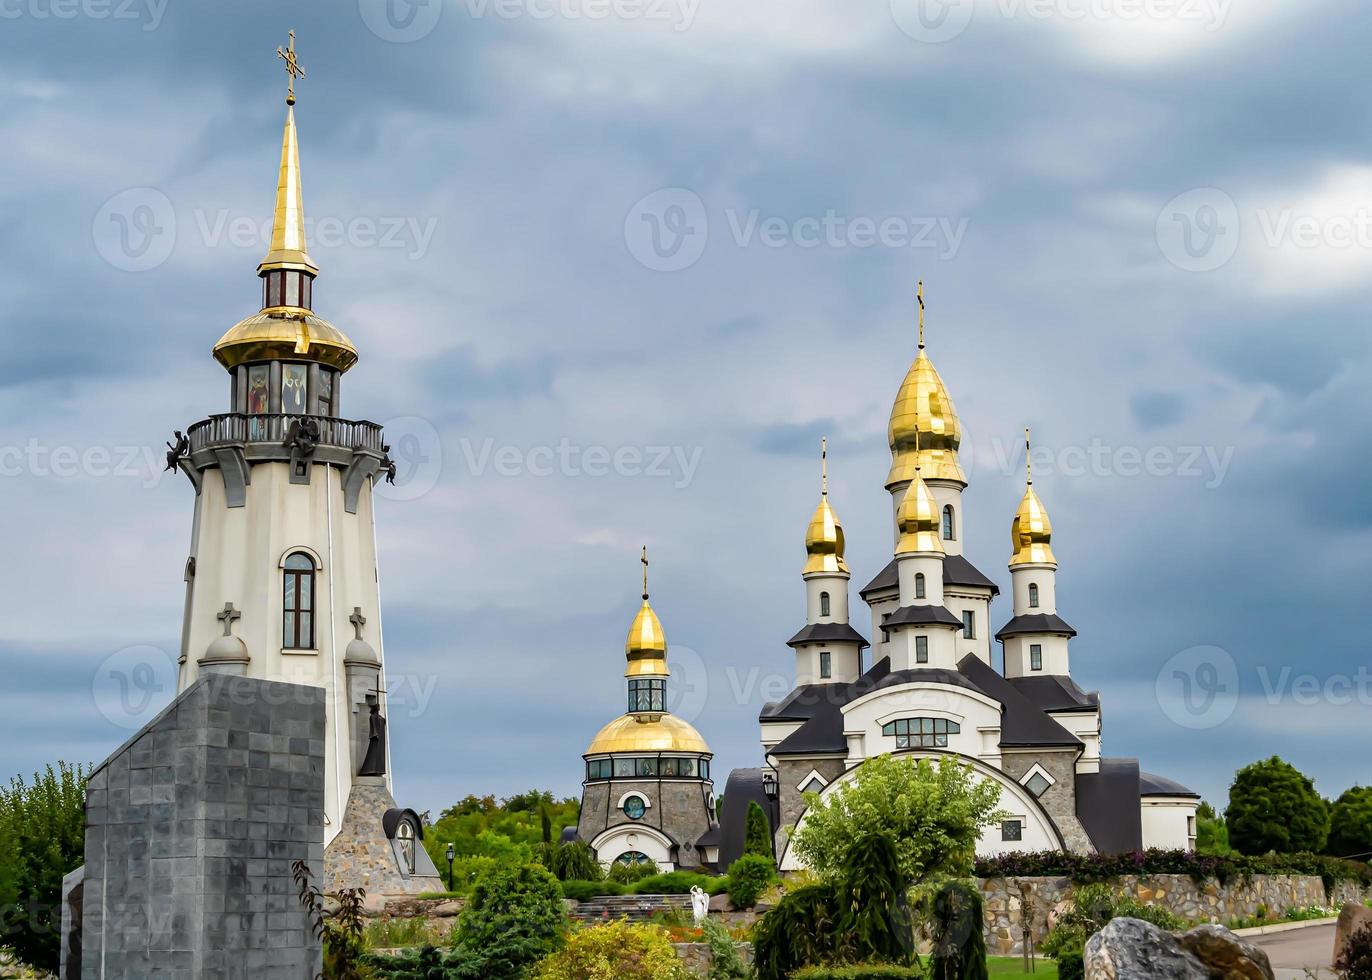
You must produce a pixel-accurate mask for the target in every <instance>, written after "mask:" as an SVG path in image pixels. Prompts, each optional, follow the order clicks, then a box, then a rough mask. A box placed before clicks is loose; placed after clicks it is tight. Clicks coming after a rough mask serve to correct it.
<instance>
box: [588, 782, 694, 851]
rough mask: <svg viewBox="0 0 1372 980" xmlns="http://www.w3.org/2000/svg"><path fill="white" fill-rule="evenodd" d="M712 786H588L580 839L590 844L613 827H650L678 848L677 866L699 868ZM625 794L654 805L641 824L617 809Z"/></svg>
mask: <svg viewBox="0 0 1372 980" xmlns="http://www.w3.org/2000/svg"><path fill="white" fill-rule="evenodd" d="M712 789H713V783H710V782H708V781H701V780H698V779H647V778H644V779H613V780H606V781H604V782H599V781H597V782H591V783H587V784H586V786H585V790H584V792H583V794H582V799H581V819H580V821H579V823H578V825H577V834H578V836H579V837H580V838H581V839H582V840H583V841H585V842H586V843H587V844H589V843H591V842H592V841H593V840H595V839H596V838H597V837H598V836H599V835H600V834H602V833H604V832H605V831H606V830H608V829H609V828H611V827H633V826H638V827H651V828H653V829H654V830H658V831H661V832H662V833H663V834H666V835H667V837H669V838H670V839H671V840H672V841H673V842H675V843H676V844H677V845H678V851H677V863H678V865H679V866H680V867H682V868H699V867H700V866H701V862H702V857H703V855H702V854H700V853H698V852H697V851H696V847H695V844H696V841H698V840H700V838H701V837H703V836H705V832H706V831H707V830H709V829H710V811H709V809H708V808H707V806H706V802H707V797H708V795H709V793H710V792H711V790H712ZM626 793H637V794H639V795H640V796H642V797H643V798H644V799H646V800H648V801H649V803H650V804H651V805H650V806H649V807H648V810H647V812H646V813H645V814H644V815H643V819H642V820H638V821H634V820H630V819H629V818H628V817H626V816H625V815H624V813H623V812H622V811H621V810H619V809H618V806H619V801H620V800H621V799H622V798H623V797H624V795H625V794H626Z"/></svg>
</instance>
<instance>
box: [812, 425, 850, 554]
mask: <svg viewBox="0 0 1372 980" xmlns="http://www.w3.org/2000/svg"><path fill="white" fill-rule="evenodd" d="M819 445H820V449H819V461H820V462H819V472H820V484H819V506H818V507H816V508H815V514H814V516H813V517H811V518H810V526H809V527H807V528H806V529H805V555H806V557H805V570H804V571H803V572H802V573H801V574H802V575H810V574H812V573H816V572H830V573H833V574H836V575H847V574H848V563H847V562H846V561H844V560H843V548H844V544H843V525H842V524H840V523H839V520H838V515H837V514H835V513H834V508H833V507H832V506H830V504H829V468H828V460H829V440H828V439H821V440H820V444H819Z"/></svg>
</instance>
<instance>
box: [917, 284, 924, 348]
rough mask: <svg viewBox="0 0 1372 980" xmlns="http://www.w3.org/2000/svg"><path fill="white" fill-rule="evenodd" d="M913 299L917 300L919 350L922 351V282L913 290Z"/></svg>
mask: <svg viewBox="0 0 1372 980" xmlns="http://www.w3.org/2000/svg"><path fill="white" fill-rule="evenodd" d="M915 299H917V300H919V349H920V350H924V280H923V279H921V280H920V281H919V285H918V286H917V287H916V288H915Z"/></svg>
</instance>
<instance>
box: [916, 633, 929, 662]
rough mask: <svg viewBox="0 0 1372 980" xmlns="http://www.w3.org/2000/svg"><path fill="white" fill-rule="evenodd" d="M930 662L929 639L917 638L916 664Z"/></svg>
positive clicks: (925, 637)
mask: <svg viewBox="0 0 1372 980" xmlns="http://www.w3.org/2000/svg"><path fill="white" fill-rule="evenodd" d="M928 662H929V637H927V636H917V637H915V663H917V664H927V663H928Z"/></svg>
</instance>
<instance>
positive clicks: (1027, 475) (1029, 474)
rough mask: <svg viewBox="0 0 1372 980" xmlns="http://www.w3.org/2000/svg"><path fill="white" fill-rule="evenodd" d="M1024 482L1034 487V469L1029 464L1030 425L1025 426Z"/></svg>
mask: <svg viewBox="0 0 1372 980" xmlns="http://www.w3.org/2000/svg"><path fill="white" fill-rule="evenodd" d="M1024 484H1025V486H1030V487H1032V486H1033V485H1034V471H1033V470H1032V469H1031V468H1030V465H1029V426H1027V425H1026V426H1025V427H1024Z"/></svg>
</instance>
